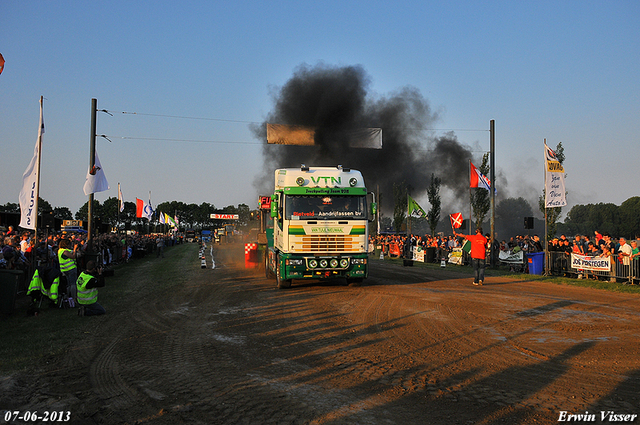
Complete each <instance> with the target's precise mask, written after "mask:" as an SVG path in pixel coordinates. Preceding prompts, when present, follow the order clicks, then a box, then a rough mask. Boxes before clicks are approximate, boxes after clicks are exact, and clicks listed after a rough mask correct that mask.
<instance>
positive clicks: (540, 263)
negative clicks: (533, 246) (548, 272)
mask: <svg viewBox="0 0 640 425" xmlns="http://www.w3.org/2000/svg"><path fill="white" fill-rule="evenodd" d="M527 261H528V263H529V274H542V271H543V270H544V252H531V253H529V254H527Z"/></svg>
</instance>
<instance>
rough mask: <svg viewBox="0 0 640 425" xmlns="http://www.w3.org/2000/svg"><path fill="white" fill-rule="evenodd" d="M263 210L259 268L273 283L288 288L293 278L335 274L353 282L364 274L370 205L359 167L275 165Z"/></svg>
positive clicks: (371, 214)
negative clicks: (266, 218)
mask: <svg viewBox="0 0 640 425" xmlns="http://www.w3.org/2000/svg"><path fill="white" fill-rule="evenodd" d="M268 211H269V215H270V217H271V218H272V220H273V229H268V230H267V231H266V234H267V235H269V237H268V238H266V239H267V249H266V255H265V270H266V274H267V276H268V277H272V276H275V278H276V282H277V286H278V288H288V287H290V286H291V282H292V280H293V279H329V278H338V277H342V278H345V279H346V280H347V282H348V283H349V284H352V285H359V284H360V283H361V282H362V281H363V280H364V279H365V278H366V277H367V276H368V273H369V269H368V267H369V255H368V252H367V251H368V239H369V237H368V236H369V232H368V222H369V221H372V220H373V219H374V217H375V213H376V204H375V202H371V203H369V202H368V201H367V189H366V187H365V184H364V179H363V177H362V174H361V173H360V172H359V171H357V170H351V169H349V168H344V167H342V166H337V167H307V166H304V165H302V166H301V167H300V168H282V169H278V170H276V171H275V190H274V193H273V195H271V202H270V210H268ZM271 230H272V233H271ZM271 234H272V237H270V236H271Z"/></svg>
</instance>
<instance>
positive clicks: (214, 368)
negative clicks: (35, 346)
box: [0, 246, 640, 424]
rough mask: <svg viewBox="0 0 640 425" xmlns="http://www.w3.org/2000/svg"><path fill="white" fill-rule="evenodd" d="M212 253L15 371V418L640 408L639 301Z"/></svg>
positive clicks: (522, 420) (550, 412)
mask: <svg viewBox="0 0 640 425" xmlns="http://www.w3.org/2000/svg"><path fill="white" fill-rule="evenodd" d="M196 250H197V249H196V248H195V247H194V250H193V251H192V252H191V255H192V256H189V257H188V261H184V262H181V263H180V267H183V268H184V275H185V276H186V277H187V279H185V283H184V284H183V285H180V286H179V288H178V289H177V290H174V291H171V293H158V294H157V296H155V297H152V298H145V299H144V300H140V302H139V304H138V305H139V306H140V308H134V309H130V310H128V311H109V313H108V314H107V315H105V316H103V317H99V318H98V317H93V318H79V320H95V321H96V322H95V323H96V326H95V329H94V331H92V332H89V333H87V334H85V335H83V336H82V337H81V338H79V339H78V340H77V341H76V342H75V343H74V344H73V345H72V346H71V347H70V349H69V352H68V355H67V356H65V359H64V360H63V361H59V362H56V363H55V364H50V365H44V366H43V365H39V366H38V367H36V366H34V368H33V370H30V371H28V372H24V373H20V374H16V375H14V376H9V377H2V379H1V380H0V394H1V395H0V409H6V410H16V411H20V412H25V411H34V410H37V411H39V412H45V411H47V412H54V411H59V412H69V413H70V416H69V421H65V422H66V423H71V424H402V423H404V424H546V423H549V424H550V423H558V421H559V419H562V418H563V415H564V418H569V419H571V417H569V416H568V415H578V414H581V415H584V414H587V415H595V416H594V419H595V420H594V421H590V422H591V423H593V422H595V423H608V421H607V420H603V419H602V416H601V415H603V414H606V413H607V412H614V414H618V415H620V414H631V415H633V414H635V415H638V414H640V356H639V353H640V342H639V341H640V338H639V337H640V326H638V321H639V319H640V302H639V301H640V298H639V297H638V296H636V295H628V294H627V295H623V294H617V293H611V292H605V291H600V290H594V289H584V288H577V287H569V286H561V285H554V284H549V283H541V282H530V281H527V280H526V279H523V280H513V279H504V278H489V279H488V280H487V282H486V284H485V285H484V286H482V287H476V286H472V285H471V278H470V277H469V276H468V275H462V274H460V273H457V272H456V271H455V268H454V267H448V268H447V269H444V270H440V269H433V270H430V269H425V268H420V267H402V266H401V265H394V264H391V263H390V262H388V261H386V262H385V261H380V260H373V261H371V272H370V278H369V279H367V280H366V281H365V284H363V285H362V286H361V287H349V286H346V285H345V282H344V281H341V280H334V281H326V282H320V281H316V282H309V281H294V284H293V286H292V288H290V289H287V290H278V289H276V287H275V281H274V280H267V279H266V278H265V276H264V271H263V270H260V269H245V268H244V263H243V254H244V253H243V251H242V247H240V246H225V247H220V248H217V249H216V251H215V252H214V257H215V263H216V268H215V269H211V268H210V266H211V258H207V261H208V264H209V267H208V268H206V269H202V268H201V264H200V260H198V259H197V258H196V257H197V256H196ZM207 256H208V251H207ZM157 261H161V260H157ZM155 264H158V263H157V262H154V261H149V262H146V263H144V265H141V267H140V270H139V272H137V273H139V275H138V276H137V278H136V279H137V282H138V284H140V285H153V284H154V282H152V281H145V280H144V276H145V275H146V272H145V268H152V267H154V265H155ZM563 412H565V413H563ZM602 412H604V413H602ZM3 413H4V412H3ZM576 418H577V417H576ZM607 418H610V416H608V417H607ZM65 419H66V418H65ZM586 419H591V417H590V416H587V417H586ZM627 419H634V421H631V422H627V423H640V421H638V418H637V416H636V417H635V418H631V417H629V418H627ZM0 421H2V418H0ZM9 423H27V422H25V421H13V422H11V421H10V422H9ZM31 423H36V422H31Z"/></svg>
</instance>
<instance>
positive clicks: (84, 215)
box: [76, 199, 102, 221]
mask: <svg viewBox="0 0 640 425" xmlns="http://www.w3.org/2000/svg"><path fill="white" fill-rule="evenodd" d="M92 208H93V219H94V220H95V219H102V205H100V201H98V200H97V199H94V200H93V204H92ZM88 219H89V201H87V202H85V203H84V205H83V206H81V207H80V209H79V210H78V212H76V220H84V221H87V220H88Z"/></svg>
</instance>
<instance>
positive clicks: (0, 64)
mask: <svg viewBox="0 0 640 425" xmlns="http://www.w3.org/2000/svg"><path fill="white" fill-rule="evenodd" d="M3 69H4V57H2V53H0V74H2V70H3Z"/></svg>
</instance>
